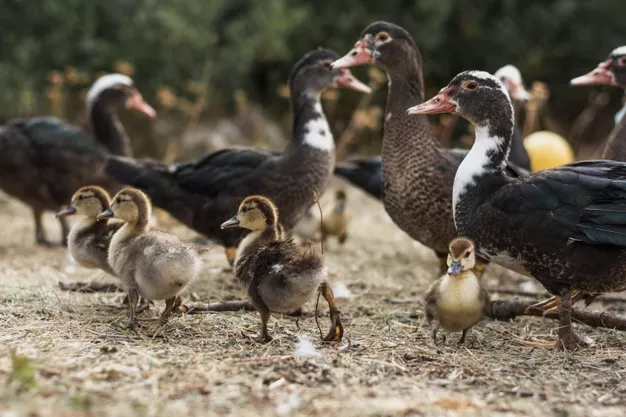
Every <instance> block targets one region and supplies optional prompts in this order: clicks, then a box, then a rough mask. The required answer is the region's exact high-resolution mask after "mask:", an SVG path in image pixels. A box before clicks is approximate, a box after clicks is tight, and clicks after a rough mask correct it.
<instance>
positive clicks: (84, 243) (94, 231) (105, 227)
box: [57, 185, 124, 276]
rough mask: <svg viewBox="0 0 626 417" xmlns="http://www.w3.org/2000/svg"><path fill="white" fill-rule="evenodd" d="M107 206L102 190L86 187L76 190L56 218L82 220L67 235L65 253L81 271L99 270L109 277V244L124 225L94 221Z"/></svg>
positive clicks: (95, 187)
mask: <svg viewBox="0 0 626 417" xmlns="http://www.w3.org/2000/svg"><path fill="white" fill-rule="evenodd" d="M110 205H111V197H109V194H108V193H107V192H106V190H104V188H101V187H98V186H95V185H89V186H86V187H82V188H79V189H78V191H76V192H75V193H74V195H73V196H72V201H71V203H70V205H69V206H68V207H67V208H65V209H63V210H61V211H59V212H58V213H57V217H63V216H69V215H73V214H78V215H81V216H83V218H82V219H81V220H80V221H78V222H77V223H76V224H74V225H73V226H72V228H71V230H70V233H69V235H68V242H67V244H68V250H69V251H70V254H71V255H72V258H74V260H75V261H76V262H77V263H78V264H79V265H80V266H82V267H84V268H97V269H101V270H103V271H105V272H107V273H109V274H111V275H113V276H115V275H116V274H115V272H114V271H113V269H112V268H111V266H110V265H109V261H108V256H109V243H111V238H112V237H113V235H114V234H115V232H117V231H118V230H119V228H120V227H122V226H123V225H124V223H123V222H120V221H117V220H112V219H111V220H105V221H98V220H97V217H98V215H99V214H100V213H102V212H103V211H104V210H105V209H106V208H107V207H109V206H110Z"/></svg>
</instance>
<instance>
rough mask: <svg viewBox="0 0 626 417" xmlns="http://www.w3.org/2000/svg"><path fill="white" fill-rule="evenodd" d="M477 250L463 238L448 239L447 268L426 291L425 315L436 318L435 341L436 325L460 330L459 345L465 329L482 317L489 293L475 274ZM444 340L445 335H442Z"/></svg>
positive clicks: (431, 319)
mask: <svg viewBox="0 0 626 417" xmlns="http://www.w3.org/2000/svg"><path fill="white" fill-rule="evenodd" d="M475 266H476V254H475V250H474V243H473V242H472V241H471V240H469V239H466V238H462V237H460V238H456V239H454V240H453V241H452V242H450V247H449V252H448V272H447V274H445V275H444V276H442V277H441V278H439V279H438V280H437V281H435V282H434V283H433V284H432V285H431V286H430V288H429V289H428V291H427V292H426V296H425V299H426V319H427V320H428V322H429V323H430V322H432V321H433V320H436V321H437V324H436V326H435V328H434V329H433V341H434V342H435V343H437V331H438V330H439V326H441V327H443V328H444V329H445V330H447V331H449V332H460V331H462V332H463V334H462V335H461V339H460V340H459V345H460V344H463V343H464V342H465V336H466V334H467V331H468V330H469V329H470V328H471V327H472V326H474V325H475V324H477V323H478V322H479V321H481V320H482V318H483V310H484V308H485V306H486V305H487V303H488V302H489V294H487V292H486V291H485V290H484V289H483V287H482V285H481V282H480V280H479V279H478V278H477V277H476V275H475V274H474V271H473V269H474V267H475ZM444 343H445V336H444Z"/></svg>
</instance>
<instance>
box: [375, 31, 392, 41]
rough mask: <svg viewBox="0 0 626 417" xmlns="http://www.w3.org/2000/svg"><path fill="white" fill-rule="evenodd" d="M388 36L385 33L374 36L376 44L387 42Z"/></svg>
mask: <svg viewBox="0 0 626 417" xmlns="http://www.w3.org/2000/svg"><path fill="white" fill-rule="evenodd" d="M389 38H390V36H389V34H388V33H387V32H380V33H379V34H378V35H376V42H387V41H388V40H389Z"/></svg>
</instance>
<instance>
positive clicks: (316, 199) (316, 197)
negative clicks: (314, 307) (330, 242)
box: [313, 190, 324, 314]
mask: <svg viewBox="0 0 626 417" xmlns="http://www.w3.org/2000/svg"><path fill="white" fill-rule="evenodd" d="M313 201H314V202H315V204H316V205H317V208H318V209H319V211H320V232H321V233H322V240H320V246H321V247H322V255H323V254H324V212H323V211H322V205H321V204H320V194H319V193H318V192H317V190H313ZM315 313H316V314H317V311H315Z"/></svg>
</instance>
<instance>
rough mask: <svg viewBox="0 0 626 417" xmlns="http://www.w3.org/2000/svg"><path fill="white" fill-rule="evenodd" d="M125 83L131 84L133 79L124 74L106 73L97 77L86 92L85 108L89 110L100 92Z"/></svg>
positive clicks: (130, 85)
mask: <svg viewBox="0 0 626 417" xmlns="http://www.w3.org/2000/svg"><path fill="white" fill-rule="evenodd" d="M119 84H123V85H127V86H129V87H132V86H133V80H132V79H131V78H130V77H129V76H127V75H124V74H106V75H103V76H102V77H100V78H98V79H97V80H96V82H95V83H93V85H92V86H91V88H90V89H89V91H88V92H87V109H88V110H91V108H92V106H93V104H94V103H95V102H96V100H97V99H98V97H100V94H102V93H103V92H104V91H106V90H108V89H109V88H111V87H113V86H115V85H119Z"/></svg>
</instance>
